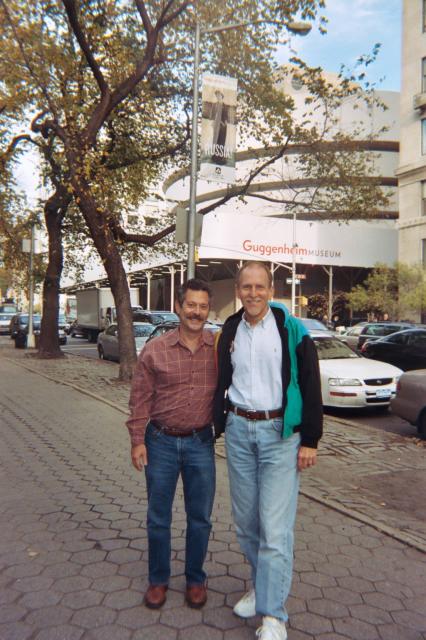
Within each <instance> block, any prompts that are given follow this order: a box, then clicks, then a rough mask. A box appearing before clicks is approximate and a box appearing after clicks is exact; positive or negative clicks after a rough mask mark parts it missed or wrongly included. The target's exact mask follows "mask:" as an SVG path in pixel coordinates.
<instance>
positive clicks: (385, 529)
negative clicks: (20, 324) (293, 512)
mask: <svg viewBox="0 0 426 640" xmlns="http://www.w3.org/2000/svg"><path fill="white" fill-rule="evenodd" d="M70 355H71V357H73V356H72V354H70ZM76 357H81V356H76ZM4 359H5V360H7V361H9V362H12V363H16V364H18V365H19V366H21V367H23V368H24V369H27V371H30V372H31V373H35V374H37V375H39V376H41V377H42V378H46V379H47V380H50V381H51V382H56V383H57V384H62V385H64V386H66V387H71V389H74V390H75V391H78V392H79V393H82V394H83V395H86V396H88V397H89V398H93V399H94V400H97V401H98V402H103V403H104V404H107V405H108V406H110V407H112V408H113V409H115V410H116V411H119V412H120V413H122V414H124V415H126V416H127V415H128V411H126V410H125V409H123V408H122V407H120V406H119V405H117V404H115V403H114V402H111V401H109V400H107V399H106V398H103V397H102V396H99V395H97V394H96V393H92V392H91V391H87V389H83V387H80V386H78V385H77V384H74V383H72V382H66V381H64V380H57V379H56V378H53V377H52V376H49V375H47V374H45V373H41V372H40V371H38V370H37V369H33V368H32V367H31V366H28V365H27V364H26V363H25V364H24V363H23V362H22V360H15V359H14V358H8V357H7V356H6V357H5V358H4ZM333 419H335V418H334V417H333ZM338 421H339V422H341V423H343V424H348V425H351V426H358V425H357V424H356V423H354V422H350V421H349V420H344V419H338ZM365 426H368V425H365ZM370 428H371V427H370ZM216 456H217V457H219V458H222V459H226V455H225V454H224V453H219V452H216ZM300 494H301V495H303V496H304V497H305V498H308V499H310V500H313V501H314V502H318V503H320V504H322V505H324V506H325V507H328V508H329V509H332V510H333V511H337V512H338V513H341V514H343V515H345V516H347V517H349V518H352V519H353V520H357V521H358V522H362V523H364V524H366V525H368V526H370V527H373V528H374V529H376V530H377V531H380V532H381V533H383V534H385V535H387V536H388V537H390V538H393V539H395V540H398V541H399V542H402V543H404V544H406V545H408V546H409V547H412V548H414V549H417V550H418V551H422V552H423V553H426V543H425V542H423V541H422V540H420V539H418V538H416V537H415V536H413V535H412V534H409V533H402V532H401V531H399V530H398V529H395V528H393V527H389V526H388V525H386V524H384V523H382V522H378V521H377V520H374V519H373V518H370V517H369V516H366V515H364V514H362V513H359V512H358V511H354V510H353V509H349V508H348V507H344V506H343V505H341V504H340V503H339V502H337V501H336V500H331V499H328V498H324V497H323V496H321V495H320V494H319V493H317V492H316V491H315V490H312V489H310V490H309V489H300Z"/></svg>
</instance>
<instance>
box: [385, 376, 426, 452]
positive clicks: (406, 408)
mask: <svg viewBox="0 0 426 640" xmlns="http://www.w3.org/2000/svg"><path fill="white" fill-rule="evenodd" d="M391 409H392V413H395V414H396V415H397V416H399V417H400V418H403V419H404V420H407V421H408V422H410V423H411V424H413V425H415V426H417V431H418V434H419V437H420V438H421V439H422V440H426V369H418V370H417V371H408V372H407V373H404V374H403V375H402V376H401V377H400V379H399V381H398V385H397V391H396V397H395V398H393V400H392V402H391Z"/></svg>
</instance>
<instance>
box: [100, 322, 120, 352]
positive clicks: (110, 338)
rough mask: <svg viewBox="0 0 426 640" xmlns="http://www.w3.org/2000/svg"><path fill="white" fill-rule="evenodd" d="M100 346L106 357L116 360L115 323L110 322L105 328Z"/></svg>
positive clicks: (116, 332)
mask: <svg viewBox="0 0 426 640" xmlns="http://www.w3.org/2000/svg"><path fill="white" fill-rule="evenodd" d="M102 346H103V348H104V354H105V357H106V358H108V359H110V360H118V327H117V325H116V324H111V325H110V326H109V327H108V329H106V330H105V332H104V338H103V340H102Z"/></svg>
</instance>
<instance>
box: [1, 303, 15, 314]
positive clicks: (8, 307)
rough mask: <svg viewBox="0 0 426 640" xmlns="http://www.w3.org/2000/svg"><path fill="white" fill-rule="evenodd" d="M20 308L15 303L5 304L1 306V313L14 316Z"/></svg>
mask: <svg viewBox="0 0 426 640" xmlns="http://www.w3.org/2000/svg"><path fill="white" fill-rule="evenodd" d="M18 311H19V307H18V305H17V304H15V303H14V302H3V303H2V304H0V313H8V314H10V315H13V314H14V313H18Z"/></svg>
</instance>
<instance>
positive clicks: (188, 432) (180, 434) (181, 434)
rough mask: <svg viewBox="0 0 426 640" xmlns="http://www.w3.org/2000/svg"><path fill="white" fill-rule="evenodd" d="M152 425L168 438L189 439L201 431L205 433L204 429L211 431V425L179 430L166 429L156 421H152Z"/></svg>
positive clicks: (173, 428)
mask: <svg viewBox="0 0 426 640" xmlns="http://www.w3.org/2000/svg"><path fill="white" fill-rule="evenodd" d="M150 424H152V426H153V427H154V429H157V431H161V433H164V434H165V435H166V436H174V437H175V438H188V437H189V436H192V435H194V433H198V432H199V431H203V430H204V429H207V428H209V429H211V428H212V426H211V424H204V425H203V426H202V427H192V428H189V429H179V428H178V427H176V428H175V427H166V426H165V425H163V424H160V423H159V422H157V421H156V420H150Z"/></svg>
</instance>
